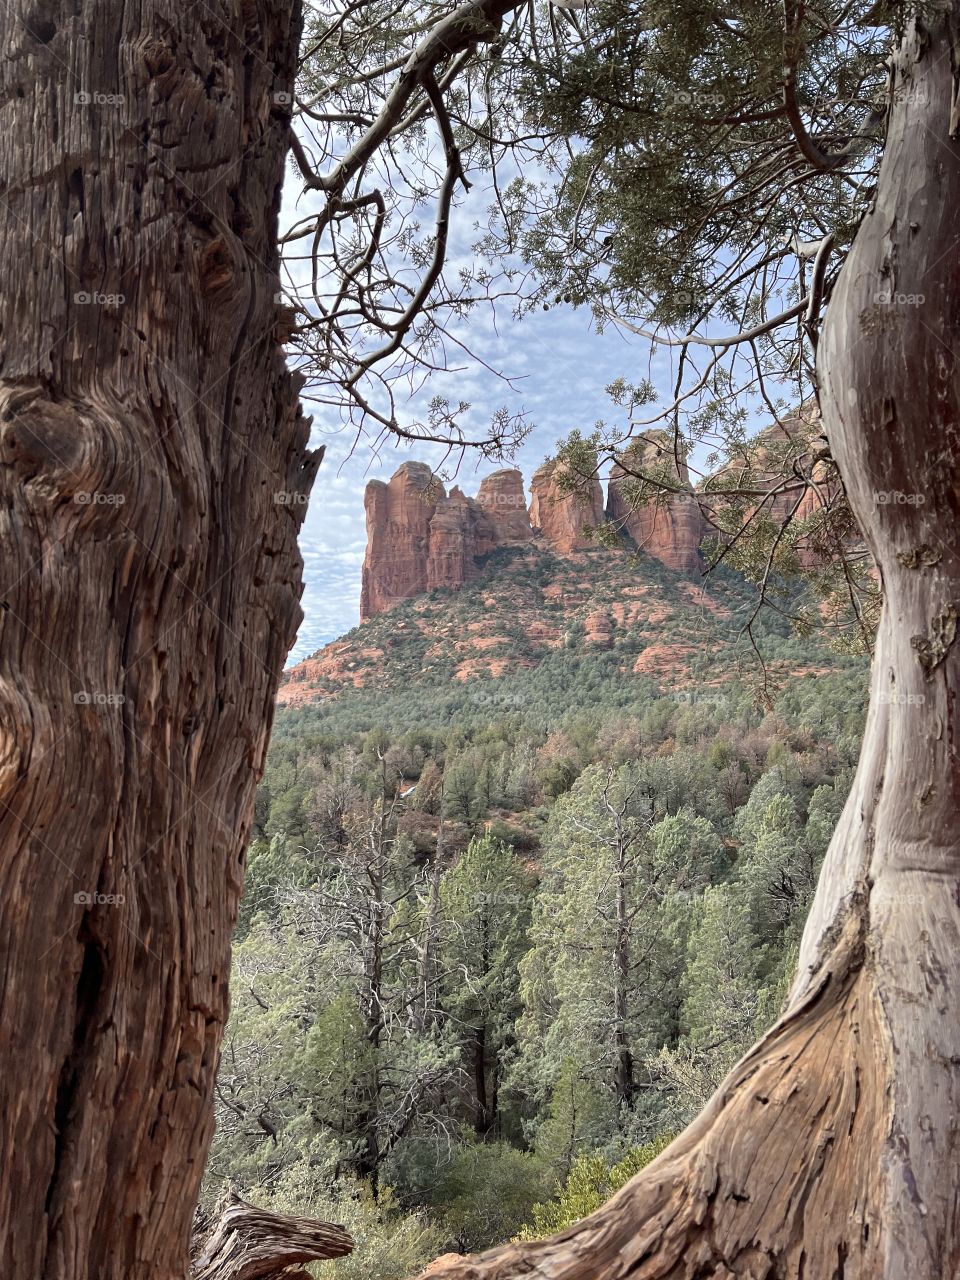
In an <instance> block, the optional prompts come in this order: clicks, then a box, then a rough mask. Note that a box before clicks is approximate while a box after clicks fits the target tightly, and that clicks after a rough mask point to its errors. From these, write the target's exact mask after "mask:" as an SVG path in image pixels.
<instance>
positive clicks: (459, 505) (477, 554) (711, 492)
mask: <svg viewBox="0 0 960 1280" xmlns="http://www.w3.org/2000/svg"><path fill="white" fill-rule="evenodd" d="M817 431H818V425H817V423H816V421H815V419H814V417H813V414H812V412H811V411H810V410H808V409H807V407H806V406H805V407H804V410H803V411H801V413H799V414H796V415H794V416H793V417H791V418H789V419H787V420H786V421H785V422H784V423H782V424H777V425H776V426H773V427H769V428H768V429H767V430H766V431H764V432H761V434H760V435H759V436H758V437H756V438H755V439H754V440H753V441H751V442H750V443H749V444H747V445H745V446H744V448H743V450H742V455H741V456H738V457H735V458H734V459H732V460H731V461H730V462H727V463H726V464H725V465H724V466H723V467H722V468H721V470H720V471H718V472H717V473H716V474H715V475H713V476H711V477H709V478H708V479H707V480H706V482H705V483H704V485H703V486H701V488H700V490H699V492H700V494H701V501H702V502H703V504H704V507H705V509H706V510H707V512H708V513H709V514H711V515H712V516H713V518H717V517H718V515H721V514H722V512H723V510H724V508H725V507H727V508H730V507H732V508H733V509H734V515H738V514H739V517H740V519H742V518H746V517H748V516H749V515H750V514H751V512H752V511H754V510H755V509H756V506H757V499H756V498H755V497H752V496H749V495H748V496H746V497H745V496H739V497H737V496H734V495H733V494H731V496H730V497H729V498H727V499H724V498H723V497H721V496H720V493H721V492H722V491H723V490H724V489H729V488H733V489H745V490H749V491H752V492H753V493H754V494H755V493H756V492H757V491H760V492H763V491H766V490H772V489H774V488H775V487H777V486H778V485H780V484H782V483H783V481H782V477H783V474H784V459H785V457H786V456H787V455H789V456H790V457H793V458H796V459H797V460H798V462H799V464H800V465H802V466H803V467H808V466H809V464H810V461H811V441H812V439H813V437H814V436H815V435H816V434H817ZM557 467H558V464H557V463H556V462H555V461H549V462H546V463H544V465H543V466H541V467H540V468H539V469H538V470H537V471H536V472H535V473H534V475H533V480H532V482H531V486H530V489H531V495H532V500H531V504H530V509H529V512H528V510H527V508H526V506H525V495H524V486H523V476H522V475H521V474H520V472H519V471H518V470H516V469H515V468H505V469H503V470H500V471H495V472H493V473H492V474H491V475H488V476H485V477H484V479H483V480H482V481H481V484H480V488H479V492H478V493H477V496H476V498H471V497H468V496H467V494H465V493H464V492H463V491H462V489H460V488H459V487H457V486H455V487H454V488H453V489H451V491H450V493H449V494H447V493H446V491H445V489H444V486H443V485H442V484H441V483H440V481H439V479H438V478H437V477H436V476H435V475H434V474H433V473H432V472H431V470H430V468H429V467H428V466H426V465H425V464H424V463H421V462H405V463H404V464H403V466H401V467H400V468H399V470H398V471H397V472H396V474H395V475H394V476H393V478H392V479H391V480H390V482H389V484H384V483H383V482H382V481H380V480H372V481H371V482H370V483H369V484H368V485H367V491H366V495H365V499H364V501H365V507H366V514H367V552H366V556H365V558H364V563H363V588H362V593H361V599H360V617H361V619H367V618H373V617H376V616H377V614H380V613H383V612H384V611H385V610H387V609H390V608H392V607H393V606H394V605H395V604H397V603H398V602H399V601H401V600H406V599H409V598H410V597H411V596H417V595H422V594H423V593H424V592H427V591H431V590H433V588H435V587H446V588H449V589H452V590H456V589H457V588H459V587H462V586H464V584H466V583H468V582H471V581H472V580H473V579H474V578H476V576H477V574H478V573H479V571H480V568H481V567H482V563H483V558H484V557H485V556H486V555H488V554H489V553H490V552H491V551H494V550H495V549H496V548H498V547H524V546H527V545H529V546H531V547H533V548H536V547H542V548H544V549H545V550H549V551H552V552H553V553H554V554H556V555H559V556H570V555H574V554H575V553H577V552H580V551H584V550H587V549H595V548H598V546H599V545H600V544H598V542H597V541H596V540H595V539H592V538H590V537H589V536H588V535H587V534H586V533H585V532H584V529H585V527H593V528H596V527H597V526H599V525H601V524H603V523H604V520H605V519H606V520H609V521H610V522H611V523H613V524H614V525H615V526H616V527H617V528H619V529H620V530H621V531H622V532H623V533H624V534H626V535H627V536H628V537H629V538H630V539H631V540H632V541H633V542H634V543H635V545H636V546H637V547H638V548H639V549H640V550H641V551H643V552H645V553H646V554H647V555H650V556H653V557H654V558H655V559H657V560H659V561H660V563H661V564H663V565H665V566H666V567H667V568H668V569H671V570H673V571H674V572H676V573H680V574H683V575H684V576H685V577H688V578H691V579H694V580H696V579H699V577H700V574H701V571H702V568H703V559H702V554H701V546H702V544H703V541H704V539H705V538H706V537H709V536H712V535H715V534H716V529H715V528H714V527H713V525H711V523H710V522H709V521H708V520H707V519H705V517H704V514H703V513H702V511H701V506H700V502H698V500H697V498H696V497H694V496H692V495H691V496H686V495H681V494H677V495H676V496H667V497H664V496H663V494H662V493H661V494H660V495H659V496H657V486H656V484H655V483H651V482H650V481H645V480H644V479H643V478H642V477H643V476H648V477H650V479H651V480H653V481H656V480H662V481H665V482H666V483H667V484H676V485H677V486H678V487H679V488H681V489H689V486H690V478H689V474H688V470H687V465H686V462H685V461H684V460H682V459H681V460H680V462H679V465H678V462H677V459H676V457H675V455H674V451H673V441H672V437H671V436H669V435H668V434H667V433H665V432H652V433H650V434H648V435H647V436H645V437H644V439H642V440H636V441H633V442H632V443H631V444H630V445H629V446H628V447H627V449H626V450H625V451H624V453H623V454H622V455H621V457H620V460H619V462H618V463H617V464H616V465H615V466H614V467H613V470H612V471H611V474H610V478H609V485H608V490H607V501H606V510H604V500H603V492H602V489H601V486H600V481H599V479H598V478H597V477H596V476H594V477H592V479H591V480H590V482H589V484H587V485H586V487H585V489H584V488H583V487H580V488H577V489H575V490H571V491H569V492H567V491H566V490H565V486H564V485H563V484H562V483H561V479H562V477H561V475H560V474H559V473H558V470H557ZM821 471H822V468H821ZM820 478H821V480H822V479H823V477H822V475H821V477H820ZM796 499H797V491H796V490H792V491H790V490H788V491H784V492H783V493H777V494H776V495H774V496H772V497H771V499H770V500H769V502H768V503H767V504H766V507H765V510H766V511H767V512H768V513H769V515H770V516H771V517H772V518H773V519H774V520H777V521H780V520H782V519H783V518H784V517H785V516H786V515H788V514H789V512H790V510H791V509H792V507H793V505H794V503H795V502H796ZM818 505H819V499H818V497H817V495H816V493H814V492H812V491H810V492H808V493H807V494H806V495H805V497H804V499H803V502H802V504H801V506H800V508H799V509H798V511H797V512H796V518H797V519H800V520H802V519H804V518H806V517H807V516H809V515H810V514H812V513H813V512H814V511H816V510H817V508H818ZM738 523H739V521H738ZM797 551H798V553H799V555H800V558H801V560H804V561H805V562H808V563H809V562H811V561H812V560H813V559H814V558H815V556H816V555H817V554H820V555H821V556H822V554H823V553H822V552H820V553H816V552H815V551H814V549H812V548H811V546H809V545H808V543H807V541H806V539H804V540H803V541H802V542H801V543H800V544H799V545H798V547H797ZM593 630H594V632H595V633H596V634H595V635H594V636H593V643H596V644H599V645H602V644H604V643H605V642H606V636H605V630H604V627H603V625H602V624H601V623H600V620H599V619H597V620H596V625H595V626H594V628H593Z"/></svg>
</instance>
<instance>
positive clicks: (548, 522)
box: [530, 462, 603, 555]
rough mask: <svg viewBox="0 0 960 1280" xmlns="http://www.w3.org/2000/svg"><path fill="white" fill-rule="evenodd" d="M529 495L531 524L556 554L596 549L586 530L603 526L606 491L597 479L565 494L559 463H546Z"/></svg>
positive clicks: (537, 472)
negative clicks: (559, 475) (530, 495)
mask: <svg viewBox="0 0 960 1280" xmlns="http://www.w3.org/2000/svg"><path fill="white" fill-rule="evenodd" d="M530 492H531V494H532V501H531V503H530V523H531V524H532V525H533V527H534V529H537V530H539V532H540V536H541V538H542V539H543V540H544V542H546V543H548V544H549V545H550V547H551V548H552V549H553V550H554V551H558V552H559V553H560V554H561V555H569V554H570V553H571V552H574V551H582V550H585V549H586V548H587V547H593V546H596V542H595V541H594V540H593V539H592V538H591V537H590V536H589V535H588V534H587V533H585V531H584V530H585V529H587V528H596V527H597V526H598V525H601V524H602V523H603V490H602V489H601V487H600V480H599V478H598V477H597V476H594V477H592V479H591V480H590V481H589V482H588V483H587V484H586V486H585V487H584V486H583V485H581V484H579V483H578V486H577V489H576V490H575V491H572V492H570V493H566V492H564V490H563V487H562V486H561V485H560V483H559V479H558V472H557V464H556V462H545V463H544V464H543V466H542V467H539V468H538V469H537V470H536V471H535V472H534V473H533V479H532V481H531V482H530Z"/></svg>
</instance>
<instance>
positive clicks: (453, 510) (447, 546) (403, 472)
mask: <svg viewBox="0 0 960 1280" xmlns="http://www.w3.org/2000/svg"><path fill="white" fill-rule="evenodd" d="M364 505H365V508H366V513H367V551H366V555H365V556H364V561H363V585H362V588H361V593H360V618H361V620H363V619H366V618H375V617H376V616H377V614H379V613H383V612H384V611H385V610H387V609H391V608H392V607H393V606H394V605H395V604H397V603H398V602H399V601H401V600H407V599H409V598H410V597H411V596H417V595H420V594H422V593H423V592H424V591H432V590H433V588H434V587H449V588H451V589H454V590H455V589H456V588H457V587H462V586H463V584H464V583H465V582H470V581H471V580H472V579H473V578H475V577H476V576H477V573H478V571H479V565H478V561H479V560H480V559H481V558H482V557H483V556H485V555H488V554H489V553H490V552H491V551H493V550H494V549H495V548H496V547H502V546H521V545H523V544H524V543H525V542H529V541H530V540H531V538H532V537H533V530H532V529H531V527H530V518H529V516H528V514H527V509H526V506H525V505H524V493H523V477H522V476H521V474H520V472H519V471H514V470H504V471H496V472H494V473H493V475H490V476H487V477H486V478H485V479H484V480H483V482H482V484H481V485H480V493H479V494H478V495H477V497H476V498H469V497H467V495H466V494H465V493H464V492H463V490H462V489H460V488H458V487H457V486H454V488H453V489H451V490H450V493H449V494H448V493H447V492H446V491H445V489H444V487H443V485H442V484H441V483H440V481H439V479H438V478H437V477H436V476H435V475H434V474H433V472H432V471H431V470H430V468H429V467H428V466H426V465H425V464H424V463H422V462H405V463H404V464H403V466H402V467H400V469H399V470H398V471H397V472H396V474H395V475H394V476H393V478H392V479H391V480H390V483H389V484H384V483H383V481H382V480H371V481H370V483H369V484H368V485H367V489H366V494H365V496H364Z"/></svg>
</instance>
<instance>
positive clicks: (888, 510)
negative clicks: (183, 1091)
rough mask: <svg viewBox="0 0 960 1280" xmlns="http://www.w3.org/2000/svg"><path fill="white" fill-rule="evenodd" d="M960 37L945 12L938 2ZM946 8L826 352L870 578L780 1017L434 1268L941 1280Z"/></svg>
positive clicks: (958, 181)
mask: <svg viewBox="0 0 960 1280" xmlns="http://www.w3.org/2000/svg"><path fill="white" fill-rule="evenodd" d="M950 18H951V19H952V22H953V29H954V30H957V29H958V28H960V5H958V4H957V3H956V2H955V3H954V4H953V6H952V15H950ZM949 31H950V25H949V21H948V20H947V18H944V17H942V18H941V19H940V22H939V25H938V26H937V27H935V28H934V29H933V30H927V31H924V32H921V33H917V32H913V33H911V34H910V35H909V36H908V38H907V40H906V42H905V44H904V47H903V49H902V50H901V53H900V55H899V57H898V59H897V65H896V77H897V84H896V86H895V89H896V92H895V94H894V106H893V108H892V113H891V119H890V122H889V130H888V140H887V147H886V153H885V157H884V161H883V166H882V170H881V174H880V181H879V188H878V192H877V198H876V202H875V206H874V208H873V209H872V210H871V212H870V213H869V214H868V215H867V217H866V218H865V219H864V222H863V225H862V227H861V229H860V232H859V234H858V237H857V241H856V244H855V246H854V248H853V251H852V253H851V255H850V257H849V260H848V261H847V263H846V265H845V267H844V270H843V273H842V279H841V282H840V284H839V286H838V288H837V290H836V292H835V295H834V297H833V299H832V301H831V303H830V309H829V314H828V318H827V324H826V331H825V334H824V337H823V340H822V342H821V346H820V366H821V368H820V377H821V384H822V398H823V409H824V416H825V421H826V424H827V428H828V435H829V439H830V442H831V445H832V449H833V453H834V455H835V457H836V458H837V461H838V463H839V465H840V468H841V471H842V473H843V476H844V479H845V482H846V485H847V489H848V491H849V494H850V499H851V502H852V504H853V507H854V509H855V511H856V513H857V515H858V516H859V519H860V521H861V523H862V525H863V528H864V531H865V533H866V536H867V538H868V540H869V543H870V546H871V549H872V551H873V553H874V556H875V557H876V561H877V564H878V565H879V566H880V570H881V573H882V575H883V584H884V591H885V604H884V611H883V618H882V622H881V626H880V634H879V637H878V642H877V652H876V658H875V662H874V669H873V679H872V687H871V705H870V712H869V718H868V723H867V730H866V737H865V741H864V746H863V751H862V754H861V759H860V765H859V770H858V773H857V777H856V781H855V783H854V787H853V791H852V794H851V796H850V798H849V801H848V803H847V806H846V808H845V810H844V813H843V816H842V818H841V820H840V824H839V826H838V829H837V832H836V834H835V836H834V839H833V842H832V844H831V846H830V850H829V852H828V855H827V860H826V864H825V867H824V870H823V874H822V877H821V881H820V887H819V890H818V893H817V898H816V902H815V905H814V909H813V912H812V914H811V917H810V921H809V923H808V926H807V930H806V934H805V937H804V942H803V948H802V955H801V964H800V969H799V974H798V978H797V980H796V984H795V988H794V991H793V993H792V996H791V999H790V1002H789V1007H788V1009H787V1012H786V1013H785V1014H784V1015H783V1017H782V1018H781V1019H780V1021H779V1022H778V1023H777V1025H776V1026H775V1027H774V1028H773V1029H772V1030H771V1031H770V1032H769V1033H768V1034H767V1035H766V1036H765V1037H764V1039H763V1040H762V1041H761V1042H760V1043H759V1044H758V1045H757V1046H756V1047H755V1048H754V1049H753V1050H751V1052H750V1053H749V1054H748V1055H747V1056H746V1057H745V1058H744V1059H743V1061H742V1062H740V1063H739V1064H738V1065H737V1067H736V1068H735V1069H734V1070H733V1072H732V1073H731V1074H730V1076H729V1077H728V1078H727V1080H726V1081H725V1082H724V1084H723V1085H722V1087H721V1088H720V1090H719V1091H718V1093H717V1094H716V1095H715V1096H714V1098H713V1099H712V1100H711V1102H710V1103H709V1105H708V1106H707V1108H706V1110H705V1111H704V1112H703V1114H702V1115H701V1116H700V1117H699V1118H698V1119H697V1120H696V1121H695V1122H694V1123H693V1124H692V1125H691V1126H690V1128H689V1129H687V1131H686V1132H685V1133H684V1134H682V1135H681V1136H680V1137H679V1138H678V1139H677V1140H676V1141H675V1142H674V1143H673V1144H672V1146H671V1147H669V1148H668V1150H667V1151H666V1152H665V1153H664V1154H663V1155H662V1156H661V1157H660V1158H659V1159H658V1160H656V1161H655V1162H654V1163H653V1164H652V1165H650V1166H649V1167H648V1168H647V1169H646V1170H644V1172H643V1173H641V1174H640V1175H638V1177H636V1178H635V1179H634V1180H633V1181H632V1182H630V1183H629V1184H628V1185H627V1186H626V1187H625V1188H624V1189H623V1190H622V1191H621V1192H619V1193H618V1194H617V1195H616V1196H615V1197H614V1198H613V1199H612V1200H611V1201H610V1202H609V1203H608V1204H607V1205H605V1206H604V1207H603V1208H602V1209H600V1210H599V1211H598V1212H597V1213H595V1214H593V1215H592V1216H591V1217H589V1218H587V1219H585V1220H584V1221H583V1222H582V1223H579V1224H578V1225H576V1226H575V1227H572V1228H570V1229H569V1230H567V1231H565V1232H563V1233H562V1234H561V1235H558V1236H556V1237H555V1238H553V1239H552V1240H548V1241H545V1242H542V1243H539V1244H532V1245H510V1246H507V1247H506V1248H502V1249H498V1250H495V1251H493V1252H492V1253H489V1254H486V1255H484V1256H483V1257H482V1258H477V1259H464V1260H462V1261H460V1262H457V1263H454V1264H452V1265H448V1266H446V1267H441V1268H439V1269H438V1270H437V1271H436V1272H435V1273H434V1280H440V1277H443V1278H444V1280H451V1278H452V1277H458V1278H459V1280H467V1278H470V1280H480V1278H481V1277H482V1278H483V1280H493V1278H494V1277H496V1278H497V1280H507V1277H511V1278H513V1277H517V1276H520V1275H526V1274H528V1273H530V1272H532V1271H534V1270H536V1272H537V1274H538V1275H542V1276H545V1277H546V1276H549V1277H550V1280H593V1278H597V1280H599V1278H601V1277H602V1278H603V1280H617V1278H619V1277H626V1276H629V1277H631V1278H632V1280H666V1278H667V1277H670V1278H671V1280H681V1278H682V1280H708V1278H713V1280H734V1277H735V1278H736V1280H881V1278H882V1280H907V1277H909V1278H910V1280H957V1277H960V1124H958V1117H960V979H958V976H957V956H958V954H960V804H958V800H960V657H958V650H957V645H956V644H955V639H956V632H957V620H958V617H960V555H958V548H957V539H958V533H960V376H958V375H960V368H958V351H960V252H958V247H957V245H958V232H960V228H958V223H957V211H958V209H960V145H958V142H957V140H956V139H955V138H954V137H952V136H951V133H950V130H951V128H953V127H954V126H955V124H956V123H957V121H958V110H957V103H956V100H955V99H954V96H953V95H954V81H953V75H954V72H953V65H954V61H955V58H954V56H953V51H952V48H951V41H950V35H949Z"/></svg>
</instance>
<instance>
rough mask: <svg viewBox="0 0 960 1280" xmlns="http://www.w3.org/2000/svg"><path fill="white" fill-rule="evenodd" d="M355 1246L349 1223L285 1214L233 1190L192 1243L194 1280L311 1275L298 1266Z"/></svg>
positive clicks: (285, 1279)
mask: <svg viewBox="0 0 960 1280" xmlns="http://www.w3.org/2000/svg"><path fill="white" fill-rule="evenodd" d="M352 1249H353V1240H352V1239H351V1237H350V1235H349V1234H348V1233H347V1232H346V1231H344V1229H343V1227H338V1226H334V1225H333V1224H332V1223H329V1222H318V1221H316V1220H315V1219H312V1218H294V1217H280V1216H279V1215H277V1214H275V1213H269V1212H268V1211H267V1210H265V1209H258V1208H256V1207H255V1206H254V1205H252V1204H247V1203H246V1201H244V1200H241V1199H240V1197H239V1196H236V1195H233V1194H230V1195H228V1196H227V1198H226V1200H225V1201H224V1203H223V1204H221V1205H220V1206H219V1207H218V1210H217V1217H216V1220H215V1221H214V1222H212V1223H207V1222H204V1221H203V1220H202V1219H201V1221H200V1222H199V1223H198V1224H197V1230H196V1232H195V1235H194V1239H193V1241H192V1243H191V1254H192V1261H191V1268H190V1280H297V1277H302V1280H310V1276H309V1275H308V1273H307V1272H305V1271H296V1272H295V1271H293V1270H292V1268H293V1267H295V1266H299V1264H300V1263H302V1262H316V1261H318V1260H320V1259H322V1258H342V1257H343V1256H344V1255H345V1254H348V1253H350V1252H351V1250H352Z"/></svg>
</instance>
